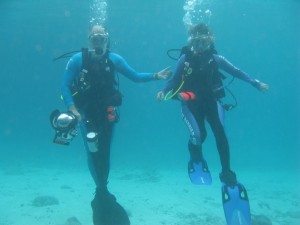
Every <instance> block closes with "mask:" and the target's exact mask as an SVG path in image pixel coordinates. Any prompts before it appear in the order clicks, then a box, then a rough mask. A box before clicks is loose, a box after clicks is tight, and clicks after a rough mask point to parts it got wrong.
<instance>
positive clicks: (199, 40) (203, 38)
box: [189, 35, 212, 53]
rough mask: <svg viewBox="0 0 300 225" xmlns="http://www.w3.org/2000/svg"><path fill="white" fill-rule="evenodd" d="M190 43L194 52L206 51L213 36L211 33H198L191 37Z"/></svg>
mask: <svg viewBox="0 0 300 225" xmlns="http://www.w3.org/2000/svg"><path fill="white" fill-rule="evenodd" d="M189 44H190V46H191V50H192V51H193V52H197V53H199V52H204V51H206V50H208V49H209V48H210V46H211V44H212V37H211V36H209V35H197V36H195V37H193V36H192V37H190V38H189Z"/></svg>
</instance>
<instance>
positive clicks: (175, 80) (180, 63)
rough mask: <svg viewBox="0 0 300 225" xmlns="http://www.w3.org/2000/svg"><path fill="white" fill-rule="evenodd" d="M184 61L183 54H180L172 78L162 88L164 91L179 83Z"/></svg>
mask: <svg viewBox="0 0 300 225" xmlns="http://www.w3.org/2000/svg"><path fill="white" fill-rule="evenodd" d="M184 62H185V55H182V56H181V57H180V59H179V60H178V62H177V65H176V70H175V73H174V76H173V77H172V79H171V80H170V81H168V83H167V84H166V86H165V87H164V88H163V92H164V93H167V92H169V91H170V90H172V89H174V88H176V87H178V86H179V85H180V82H181V80H182V74H183V69H184Z"/></svg>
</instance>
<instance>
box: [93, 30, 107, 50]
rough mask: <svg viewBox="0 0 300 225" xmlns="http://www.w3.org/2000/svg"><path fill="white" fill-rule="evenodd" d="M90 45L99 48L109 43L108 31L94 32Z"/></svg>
mask: <svg viewBox="0 0 300 225" xmlns="http://www.w3.org/2000/svg"><path fill="white" fill-rule="evenodd" d="M89 41H90V45H91V47H93V48H99V47H102V46H103V45H106V44H107V43H108V34H107V33H104V34H103V33H93V34H91V35H90V36H89Z"/></svg>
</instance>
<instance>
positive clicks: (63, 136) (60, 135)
mask: <svg viewBox="0 0 300 225" xmlns="http://www.w3.org/2000/svg"><path fill="white" fill-rule="evenodd" d="M50 123H51V126H52V127H53V129H54V130H55V135H54V138H53V142H54V143H56V144H61V145H69V144H70V141H72V140H73V138H74V137H76V136H77V134H78V132H77V129H76V126H77V123H78V120H77V118H76V116H75V115H74V114H73V113H72V112H66V113H61V112H60V111H59V110H54V111H53V112H52V113H51V115H50Z"/></svg>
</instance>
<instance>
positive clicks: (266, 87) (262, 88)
mask: <svg viewBox="0 0 300 225" xmlns="http://www.w3.org/2000/svg"><path fill="white" fill-rule="evenodd" d="M254 87H256V88H257V89H258V90H260V91H268V90H269V85H267V84H265V83H263V82H260V81H259V80H255V83H254Z"/></svg>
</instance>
